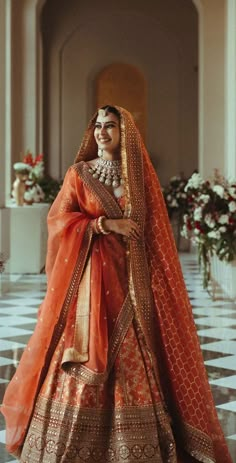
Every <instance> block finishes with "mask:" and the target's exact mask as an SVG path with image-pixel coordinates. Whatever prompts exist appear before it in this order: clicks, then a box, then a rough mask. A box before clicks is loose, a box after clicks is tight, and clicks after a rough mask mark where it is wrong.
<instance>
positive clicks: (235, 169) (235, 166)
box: [225, 0, 236, 179]
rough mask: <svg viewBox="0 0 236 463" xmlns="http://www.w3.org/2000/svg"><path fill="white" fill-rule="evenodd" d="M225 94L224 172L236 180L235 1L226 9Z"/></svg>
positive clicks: (228, 3)
mask: <svg viewBox="0 0 236 463" xmlns="http://www.w3.org/2000/svg"><path fill="white" fill-rule="evenodd" d="M225 93H226V104H225V122H226V138H225V160H226V169H225V170H226V176H227V178H234V179H236V0H228V1H227V9H226V79H225Z"/></svg>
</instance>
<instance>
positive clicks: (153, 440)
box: [20, 324, 179, 463]
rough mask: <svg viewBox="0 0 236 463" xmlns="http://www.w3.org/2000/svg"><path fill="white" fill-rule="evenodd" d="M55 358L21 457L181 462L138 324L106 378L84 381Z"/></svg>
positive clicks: (55, 462)
mask: <svg viewBox="0 0 236 463" xmlns="http://www.w3.org/2000/svg"><path fill="white" fill-rule="evenodd" d="M63 352H64V338H63V337H62V338H61V341H60V342H59V344H58V347H57V349H56V351H55V353H54V356H53V358H52V361H51V364H50V368H49V371H48V374H47V377H46V380H45V382H44V384H43V386H42V388H41V391H40V394H39V396H38V399H37V402H36V406H35V409H34V413H33V416H32V419H31V423H30V426H29V429H28V432H27V436H26V440H25V443H24V447H23V450H22V454H21V460H20V461H21V462H22V463H39V462H40V463H41V462H43V463H69V462H72V463H85V462H86V463H95V462H97V463H105V462H126V463H134V462H142V463H144V462H153V463H167V462H168V463H176V462H177V461H179V460H177V456H176V449H175V442H174V438H173V434H172V430H171V426H170V419H169V417H168V414H167V412H166V411H165V407H164V406H163V403H162V400H161V398H160V393H159V389H158V386H157V384H156V381H155V379H154V375H153V372H152V365H151V362H150V360H149V356H148V353H147V352H146V350H145V347H144V345H143V341H142V338H140V336H139V335H138V333H137V331H136V329H135V328H134V326H133V324H132V325H131V326H130V328H129V330H128V333H127V335H126V337H125V340H124V342H123V344H122V346H121V349H120V351H119V353H118V356H117V358H116V360H115V364H114V367H113V369H112V371H111V373H110V375H109V378H108V379H107V381H105V382H104V383H103V384H100V385H89V384H84V383H83V382H82V381H81V378H76V377H73V376H70V375H69V374H68V373H67V372H65V371H63V370H62V369H61V359H62V356H63Z"/></svg>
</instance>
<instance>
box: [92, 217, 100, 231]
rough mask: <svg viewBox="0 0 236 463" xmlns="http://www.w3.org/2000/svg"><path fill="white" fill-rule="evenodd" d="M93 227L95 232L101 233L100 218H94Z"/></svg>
mask: <svg viewBox="0 0 236 463" xmlns="http://www.w3.org/2000/svg"><path fill="white" fill-rule="evenodd" d="M92 227H93V231H94V233H96V234H97V235H98V234H99V233H100V230H99V228H98V219H94V220H93V222H92Z"/></svg>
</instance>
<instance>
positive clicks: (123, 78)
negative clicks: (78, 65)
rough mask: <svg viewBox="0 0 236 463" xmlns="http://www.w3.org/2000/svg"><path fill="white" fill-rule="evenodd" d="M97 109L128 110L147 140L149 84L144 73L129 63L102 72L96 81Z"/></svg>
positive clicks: (113, 65) (112, 65)
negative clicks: (113, 108) (109, 105)
mask: <svg viewBox="0 0 236 463" xmlns="http://www.w3.org/2000/svg"><path fill="white" fill-rule="evenodd" d="M95 104H96V108H98V107H101V106H104V105H106V104H111V105H118V106H122V107H125V108H127V109H128V110H129V111H130V112H131V113H132V115H133V117H134V119H135V121H136V123H137V126H138V128H139V130H140V132H141V134H142V136H143V138H144V139H145V135H146V122H147V121H146V113H147V84H146V80H145V77H144V75H143V74H142V72H141V71H140V70H139V69H138V68H137V67H135V66H133V65H131V64H127V63H112V64H110V65H108V66H106V67H105V68H104V69H103V70H102V71H100V72H99V73H98V75H97V78H96V80H95Z"/></svg>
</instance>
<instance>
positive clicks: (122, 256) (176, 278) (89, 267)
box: [2, 107, 231, 463]
mask: <svg viewBox="0 0 236 463" xmlns="http://www.w3.org/2000/svg"><path fill="white" fill-rule="evenodd" d="M97 153H98V154H99V155H101V157H98V156H97ZM48 226H49V241H48V255H47V266H46V270H47V273H48V290H47V295H46V298H45V300H44V302H43V304H42V306H41V308H40V313H39V317H38V323H37V327H36V330H35V333H34V335H33V336H32V338H31V340H30V342H29V344H28V346H27V349H26V351H25V352H24V354H23V357H22V360H21V363H20V366H19V367H18V370H17V372H16V374H15V376H14V377H13V379H12V381H11V383H10V385H9V387H8V389H7V392H6V395H5V398H4V404H3V408H2V412H3V413H4V415H5V417H6V423H7V448H8V450H9V451H10V452H12V453H14V454H17V455H18V456H20V455H21V457H20V461H21V462H22V463H26V462H27V463H28V462H29V463H36V462H43V463H59V462H60V463H62V462H66V463H69V462H73V463H77V462H79V463H82V462H87V463H92V462H100V463H104V462H106V461H111V462H127V463H133V462H136V461H140V462H153V463H167V462H169V463H177V462H178V463H190V462H204V463H213V462H216V463H230V462H231V458H230V456H229V453H228V450H227V447H226V443H225V440H224V437H223V434H222V431H221V428H220V425H219V422H218V420H217V415H216V412H215V408H214V404H213V400H212V396H211V392H210V388H209V385H208V382H207V377H206V373H205V370H204V365H203V360H202V356H201V351H200V347H199V344H198V339H197V334H196V330H195V327H194V322H193V318H192V313H191V308H190V305H189V300H188V297H187V293H186V289H185V286H184V282H183V277H182V274H181V269H180V265H179V262H178V257H177V254H176V249H175V245H174V242H173V238H172V234H171V231H170V226H169V222H168V218H167V213H166V209H165V206H164V203H163V198H162V194H161V189H160V186H159V184H158V181H157V178H156V175H155V172H154V170H153V168H152V165H151V163H150V160H149V158H148V155H147V153H146V150H145V148H144V146H143V143H142V140H141V137H140V135H139V133H138V130H137V129H136V127H135V124H134V122H133V119H132V117H131V115H130V114H129V113H128V112H127V111H126V110H124V109H122V108H119V107H115V108H114V107H105V108H102V109H101V110H99V111H98V113H96V114H95V116H94V117H93V119H92V120H91V122H90V124H89V126H88V129H87V131H86V134H85V137H84V140H83V142H82V145H81V148H80V150H79V153H78V156H77V157H76V160H75V164H74V165H73V166H72V167H71V168H70V169H69V170H68V172H67V174H66V177H65V180H64V184H63V187H62V189H61V191H60V193H59V195H58V196H57V198H56V200H55V202H54V204H53V206H52V208H51V210H50V213H49V217H48Z"/></svg>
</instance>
